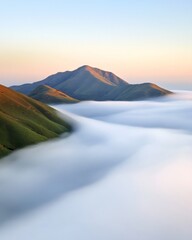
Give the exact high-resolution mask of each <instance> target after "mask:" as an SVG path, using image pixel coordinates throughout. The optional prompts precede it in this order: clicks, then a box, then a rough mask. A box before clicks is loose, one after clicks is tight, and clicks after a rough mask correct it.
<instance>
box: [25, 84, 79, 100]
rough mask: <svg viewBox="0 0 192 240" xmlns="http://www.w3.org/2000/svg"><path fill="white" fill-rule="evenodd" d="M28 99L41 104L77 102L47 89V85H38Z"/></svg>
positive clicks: (59, 92)
mask: <svg viewBox="0 0 192 240" xmlns="http://www.w3.org/2000/svg"><path fill="white" fill-rule="evenodd" d="M29 96H30V97H32V98H34V99H37V100H39V101H41V102H43V103H47V104H49V103H55V104H56V103H76V102H78V100H76V99H74V98H72V97H70V96H68V95H67V94H65V93H63V92H61V91H59V90H57V89H55V88H52V87H49V86H48V85H40V86H38V87H36V88H35V89H34V90H33V91H32V92H31V93H30V94H29Z"/></svg>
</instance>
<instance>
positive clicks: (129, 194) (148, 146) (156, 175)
mask: <svg viewBox="0 0 192 240" xmlns="http://www.w3.org/2000/svg"><path fill="white" fill-rule="evenodd" d="M55 108H56V109H58V110H60V112H61V113H62V114H63V113H64V114H65V115H67V116H68V117H69V118H70V119H71V121H72V122H73V124H74V127H75V132H74V133H73V134H71V135H70V136H68V137H67V138H65V137H64V136H63V137H61V138H59V139H57V140H54V141H49V142H46V143H43V144H39V145H36V146H32V147H28V148H26V149H24V150H20V151H17V152H15V153H14V154H12V155H10V156H8V157H6V158H5V159H4V160H2V161H1V163H0V239H1V240H26V239H27V240H34V239H35V240H42V239H46V240H52V239H57V240H63V239H67V240H77V239H78V240H98V239H99V240H128V239H130V240H154V239H155V240H162V239H163V240H172V239H174V240H191V239H192V204H191V203H192V147H191V146H192V121H191V119H192V92H178V93H177V94H176V95H173V96H171V97H168V98H162V99H156V100H155V101H143V102H82V103H78V104H73V105H59V106H55Z"/></svg>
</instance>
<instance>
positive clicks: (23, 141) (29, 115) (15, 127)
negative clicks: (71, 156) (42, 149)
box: [0, 85, 72, 157]
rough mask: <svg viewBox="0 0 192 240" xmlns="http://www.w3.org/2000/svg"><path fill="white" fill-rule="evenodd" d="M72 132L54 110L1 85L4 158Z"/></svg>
mask: <svg viewBox="0 0 192 240" xmlns="http://www.w3.org/2000/svg"><path fill="white" fill-rule="evenodd" d="M71 130H72V128H71V126H70V125H69V124H68V123H67V122H65V121H64V120H63V119H61V118H60V117H58V116H57V114H56V111H55V110H54V109H52V108H51V107H49V106H46V105H45V104H43V103H41V102H39V101H36V100H34V99H32V98H30V97H27V96H25V95H23V94H20V93H17V92H15V91H13V90H11V89H9V88H7V87H4V86H3V85H0V136H1V137H0V157H2V156H5V155H7V154H8V153H11V152H12V151H13V150H16V149H19V148H22V147H25V146H27V145H30V144H35V143H38V142H42V141H45V140H47V139H50V138H54V137H57V136H58V135H59V134H61V133H64V132H70V131H71Z"/></svg>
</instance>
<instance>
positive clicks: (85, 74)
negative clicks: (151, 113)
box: [11, 66, 171, 101]
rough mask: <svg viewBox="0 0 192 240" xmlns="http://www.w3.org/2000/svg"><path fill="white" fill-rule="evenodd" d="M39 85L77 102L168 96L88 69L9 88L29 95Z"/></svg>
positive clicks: (152, 86) (148, 86)
mask: <svg viewBox="0 0 192 240" xmlns="http://www.w3.org/2000/svg"><path fill="white" fill-rule="evenodd" d="M41 85H47V86H49V87H52V88H55V89H57V90H59V91H60V92H63V93H64V94H66V95H68V96H70V97H72V98H74V99H77V100H80V101H82V100H96V101H107V100H111V101H131V100H141V99H146V98H150V97H159V96H163V95H166V94H170V93H171V92H170V91H168V90H166V89H163V88H161V87H159V86H157V85H155V84H152V83H143V84H129V83H128V82H126V81H124V80H123V79H121V78H119V77H117V76H116V75H115V74H113V73H111V72H107V71H103V70H100V69H98V68H93V67H90V66H82V67H80V68H78V69H76V70H74V71H66V72H63V73H62V72H59V73H56V74H54V75H51V76H49V77H47V78H46V79H44V80H42V81H38V82H34V83H31V84H23V85H20V86H12V87H11V88H12V89H14V90H16V91H18V92H21V93H24V94H27V95H30V94H31V93H32V91H33V90H34V89H36V88H37V87H38V86H41ZM37 99H39V98H37ZM39 100H40V99H39Z"/></svg>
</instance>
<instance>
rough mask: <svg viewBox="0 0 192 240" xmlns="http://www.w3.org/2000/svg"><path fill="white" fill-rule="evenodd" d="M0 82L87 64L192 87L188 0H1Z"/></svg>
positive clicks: (132, 76)
mask: <svg viewBox="0 0 192 240" xmlns="http://www.w3.org/2000/svg"><path fill="white" fill-rule="evenodd" d="M0 3H1V4H0V6H1V7H0V29H1V37H0V83H1V84H4V85H6V86H10V85H14V84H22V83H24V82H34V81H38V80H41V79H44V78H45V77H47V76H48V75H51V74H53V73H56V72H64V71H66V70H74V69H76V68H78V67H80V66H82V65H90V66H93V67H98V68H101V69H103V70H108V71H112V72H113V73H115V74H116V75H118V76H119V77H121V78H123V79H125V80H127V81H128V82H130V83H139V82H146V81H152V82H154V83H156V84H159V85H161V86H164V87H169V88H174V87H175V88H177V87H178V86H179V87H181V88H183V89H187V88H191V89H192V27H191V26H192V14H191V12H192V1H191V0H118V1H115V0H110V1H109V0H97V1H88V0H76V1H75V0H70V1H67V0H33V1H32V0H28V1H25V0H0Z"/></svg>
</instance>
